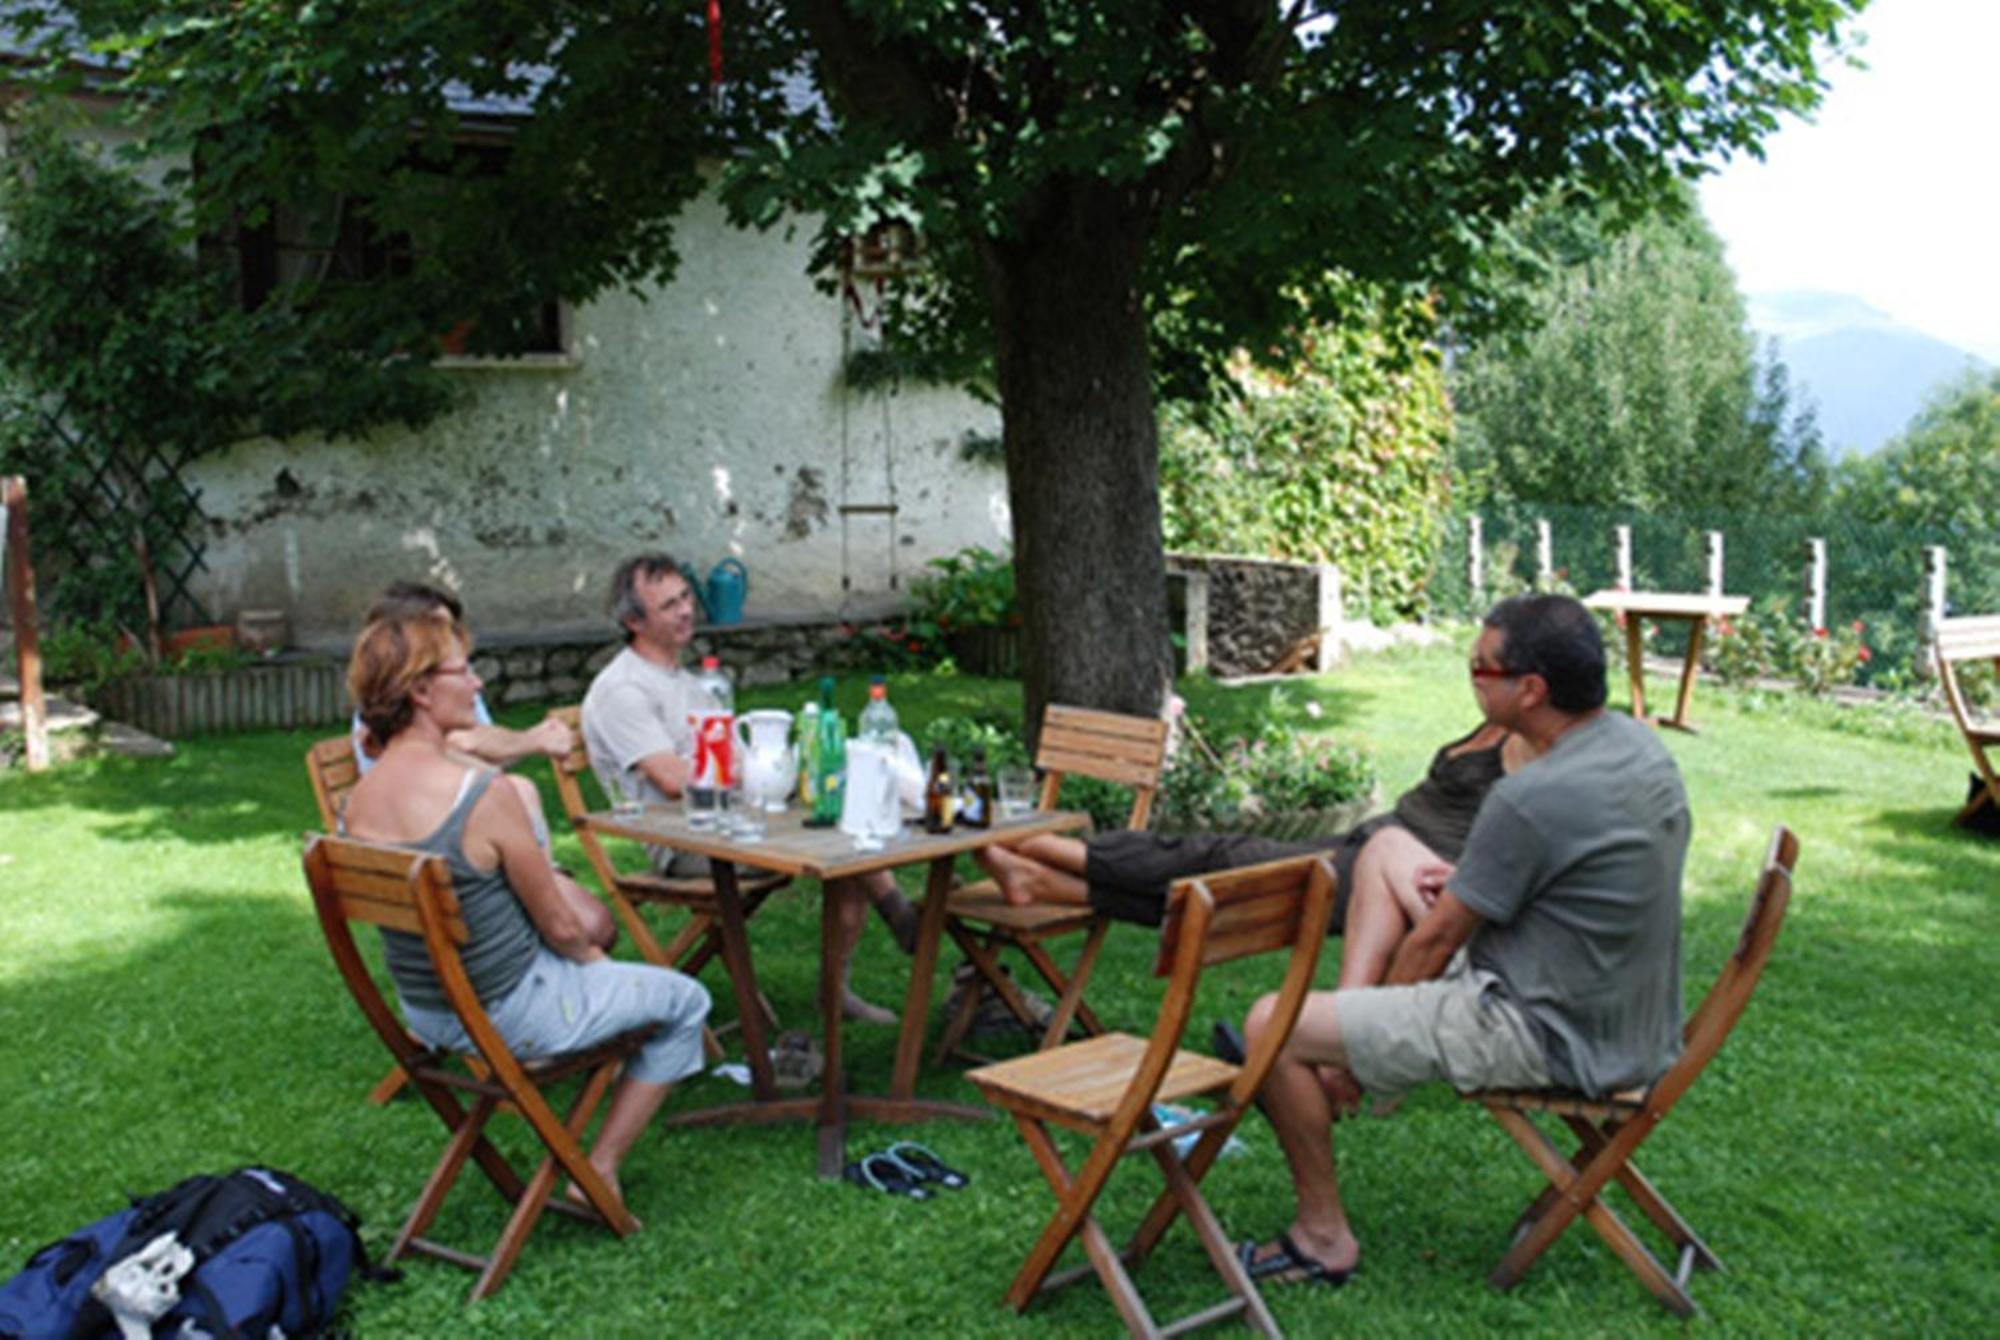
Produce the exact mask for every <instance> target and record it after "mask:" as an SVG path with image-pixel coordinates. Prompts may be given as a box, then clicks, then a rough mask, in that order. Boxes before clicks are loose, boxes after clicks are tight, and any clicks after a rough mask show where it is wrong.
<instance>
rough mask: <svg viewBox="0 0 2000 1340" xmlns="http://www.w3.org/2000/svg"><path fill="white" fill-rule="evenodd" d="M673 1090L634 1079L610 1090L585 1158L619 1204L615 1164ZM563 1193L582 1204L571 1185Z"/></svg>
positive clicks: (620, 1193)
mask: <svg viewBox="0 0 2000 1340" xmlns="http://www.w3.org/2000/svg"><path fill="white" fill-rule="evenodd" d="M673 1091H674V1086H673V1085H671V1084H651V1083H648V1082H647V1081H645V1080H637V1079H628V1080H621V1081H620V1082H619V1085H618V1087H617V1088H616V1089H614V1090H612V1093H611V1105H610V1106H609V1107H607V1108H605V1109H604V1124H603V1125H602V1126H601V1127H599V1128H598V1131H597V1143H596V1144H594V1145H592V1146H591V1148H590V1154H589V1158H590V1166H591V1167H593V1168H595V1169H597V1175H598V1176H599V1177H602V1178H603V1179H604V1182H605V1185H607V1186H609V1187H610V1188H611V1194H612V1195H614V1196H616V1197H618V1199H620V1200H621V1201H622V1200H624V1199H625V1191H624V1188H622V1187H621V1186H619V1184H618V1165H620V1164H621V1163H623V1162H624V1161H625V1156H626V1155H627V1154H629V1153H631V1152H632V1146H633V1145H634V1144H636V1143H637V1142H638V1139H639V1135H640V1133H641V1132H643V1131H644V1130H645V1129H646V1126H647V1124H648V1123H649V1122H651V1121H652V1119H653V1114H654V1113H655V1112H658V1111H659V1110H660V1104H661V1103H664V1102H665V1101H667V1095H668V1094H670V1093H672V1092H673ZM565 1194H567V1195H568V1196H569V1198H570V1199H571V1200H572V1201H575V1202H577V1203H578V1204H583V1203H585V1202H584V1198H583V1193H582V1192H581V1191H579V1190H578V1189H577V1187H576V1185H575V1184H574V1183H571V1185H570V1187H569V1190H568V1191H567V1192H566V1193H565Z"/></svg>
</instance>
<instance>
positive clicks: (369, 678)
mask: <svg viewBox="0 0 2000 1340" xmlns="http://www.w3.org/2000/svg"><path fill="white" fill-rule="evenodd" d="M471 650H472V647H471V642H470V640H469V639H468V638H466V637H464V636H463V635H462V634H461V633H460V632H459V630H457V629H456V628H454V627H453V626H452V625H451V624H450V623H448V622H446V621H444V620H440V619H434V618H429V617H403V618H386V619H380V620H377V621H375V622H373V623H371V624H369V625H368V626H367V627H366V628H364V629H363V630H362V632H361V636H360V638H359V639H357V640H356V642H355V646H354V657H353V660H352V661H351V662H350V663H349V665H348V670H347V684H348V691H349V692H350V693H351V694H352V695H353V697H354V702H355V707H356V710H357V711H358V712H359V713H360V715H361V719H362V722H363V724H364V725H365V726H366V728H367V730H368V732H369V734H370V735H371V736H372V737H373V741H374V743H375V744H377V745H378V746H379V747H380V756H379V757H378V758H377V760H376V762H375V766H374V767H373V768H371V769H370V770H369V772H368V775H367V776H366V777H363V778H362V779H361V782H360V783H359V784H358V785H357V786H356V787H355V788H354V793H353V794H352V795H351V796H350V797H349V798H348V802H347V808H346V812H345V814H344V816H343V819H342V826H343V828H344V829H345V830H346V831H347V832H348V833H350V834H352V835H353V836H355V837H358V838H362V839H365V840H367V841H371V842H389V843H395V844H397V845H400V846H406V847H414V848H416V849H418V850H421V851H427V852H433V853H435V854H437V855H439V856H441V857H443V858H444V861H445V865H446V867H447V869H449V870H450V872H451V879H452V888H453V890H454V892H456V893H457V895H458V901H459V907H460V910H461V912H462V913H463V915H464V917H465V922H466V927H467V929H468V931H469V932H470V938H469V940H468V943H467V944H466V946H465V950H464V959H465V967H466V973H467V976H469V977H470V978H471V980H472V986H473V990H474V991H475V992H476V993H477V994H478V996H479V1001H480V1004H481V1005H483V1006H485V1008H486V1011H487V1014H488V1015H489V1016H490V1017H491V1018H492V1020H493V1025H494V1027H495V1028H496V1029H498V1030H499V1033H500V1036H501V1037H503V1038H504V1039H506V1041H507V1045H508V1046H509V1047H511V1048H513V1049H514V1051H515V1053H516V1054H517V1055H519V1056H521V1057H522V1058H523V1059H529V1058H533V1057H538V1056H553V1055H557V1054H560V1053H563V1052H569V1051H575V1050H578V1049H580V1048H583V1047H588V1046H591V1045H592V1044H594V1043H597V1042H601V1041H603V1040H604V1039H606V1038H610V1037H614V1036H617V1035H618V1034H621V1033H626V1032H631V1031H634V1030H637V1029H643V1028H646V1027H648V1026H649V1025H650V1026H651V1027H652V1030H653V1033H652V1037H651V1040H650V1041H648V1042H647V1044H646V1046H645V1047H644V1048H643V1049H642V1050H641V1051H640V1052H639V1054H638V1055H637V1056H636V1057H635V1058H634V1059H633V1061H632V1063H631V1064H630V1065H629V1066H627V1067H626V1071H625V1074H624V1076H623V1078H622V1079H621V1080H620V1081H619V1085H618V1088H617V1090H616V1091H615V1092H614V1093H613V1094H612V1097H611V1103H610V1106H609V1107H608V1108H607V1109H606V1111H605V1115H604V1123H603V1126H602V1127H601V1128H600V1130H599V1132H598V1136H597V1143H596V1144H595V1145H594V1146H593V1147H592V1149H591V1151H590V1161H591V1163H592V1164H593V1165H595V1166H596V1168H597V1171H598V1172H599V1173H600V1174H601V1175H602V1176H603V1177H604V1179H605V1181H606V1182H608V1183H609V1184H610V1186H611V1188H612V1189H613V1190H614V1191H618V1190H619V1182H618V1167H619V1164H620V1163H621V1162H622V1161H623V1159H624V1157H625V1155H626V1154H627V1153H628V1152H629V1151H630V1150H631V1148H632V1145H633V1143H634V1142H635V1141H636V1140H637V1139H638V1137H639V1134H640V1132H641V1131H643V1130H644V1129H645V1128H646V1125H647V1123H648V1122H649V1121H651V1120H652V1117H653V1114H654V1113H655V1112H657V1111H658V1110H659V1107H660V1104H661V1103H662V1102H664V1101H665V1100H666V1097H667V1094H668V1092H669V1091H670V1090H671V1089H672V1087H673V1084H674V1082H675V1081H676V1080H679V1079H681V1078H683V1077H684V1076H687V1075H691V1074H694V1073H695V1072H697V1071H699V1070H700V1069H701V1066H702V1054H701V1029H702V1024H703V1022H704V1021H705V1020H706V1019H707V1017H708V1006H709V1000H708V992H707V990H706V989H705V988H704V987H703V986H702V985H701V983H699V982H697V981H695V980H694V979H693V978H691V977H687V976H685V975H683V974H681V973H678V972H674V971H672V970H671V969H668V968H656V967H653V966H651V965H648V964H642V963H621V962H618V961H616V960H613V959H611V958H609V957H608V956H607V955H606V954H605V952H604V947H603V946H602V944H600V943H598V942H597V939H596V938H595V936H594V927H595V926H596V925H597V924H599V919H598V918H597V917H595V916H593V915H592V912H593V909H592V908H586V907H580V906H578V905H577V902H576V899H577V898H579V897H582V898H588V895H587V894H580V893H572V892H568V891H566V890H565V889H564V888H563V887H562V886H561V885H560V884H559V883H558V881H557V879H556V874H555V869H554V867H553V866H551V865H550V864H549V856H548V852H547V851H546V850H545V849H544V848H543V847H542V846H541V844H540V843H539V842H538V841H537V840H536V836H535V833H534V830H533V828H532V826H531V824H530V822H529V818H528V813H527V810H526V808H525V807H524V806H523V805H522V803H521V800H520V798H519V796H517V795H516V794H515V793H514V790H513V788H511V787H508V786H495V785H493V782H494V779H495V778H496V777H497V776H498V775H499V774H497V773H495V772H493V771H492V770H490V769H487V768H484V767H482V766H479V765H477V764H476V763H474V762H471V761H468V760H467V759H465V758H464V757H463V756H461V755H457V754H454V753H452V752H451V751H449V750H448V749H447V748H446V747H445V737H446V736H447V735H448V734H449V733H450V732H452V731H454V730H460V729H463V728H465V726H466V725H467V724H468V723H470V722H472V721H473V720H474V719H475V718H474V708H473V703H474V701H475V700H476V699H477V697H478V694H479V690H480V681H479V676H478V675H477V674H475V673H474V672H473V670H472V667H471V665H470V663H469V662H468V660H467V658H468V656H469V655H470V653H471ZM382 943H383V957H384V961H385V962H386V964H387V966H388V969H389V975H390V977H391V978H392V979H393V980H394V982H395V984H396V991H397V994H398V995H399V996H400V997H401V999H402V1004H403V1014H404V1018H405V1020H406V1021H407V1022H408V1024H409V1026H410V1031H411V1032H412V1033H414V1034H416V1036H417V1037H418V1038H419V1039H421V1040H422V1041H423V1042H424V1043H425V1044H426V1045H428V1046H433V1047H444V1048H449V1049H453V1050H464V1051H469V1050H471V1040H470V1039H469V1038H468V1037H467V1036H466V1034H465V1031H464V1028H463V1027H462V1025H461V1024H460V1022H459V1020H458V1017H457V1015H456V1014H454V1013H453V1012H452V1011H451V1009H450V1008H449V1006H448V1005H447V1003H446V1000H445V996H444V993H443V991H442V989H441V988H440V986H439V983H438V980H437V976H436V973H435V971H434V970H433V969H432V967H431V962H430V957H429V955H428V954H427V953H426V952H425V951H424V947H423V942H422V940H421V939H420V938H419V937H416V936H411V935H406V934H402V933H400V932H396V931H384V932H383V933H382ZM621 1194H622V1192H621Z"/></svg>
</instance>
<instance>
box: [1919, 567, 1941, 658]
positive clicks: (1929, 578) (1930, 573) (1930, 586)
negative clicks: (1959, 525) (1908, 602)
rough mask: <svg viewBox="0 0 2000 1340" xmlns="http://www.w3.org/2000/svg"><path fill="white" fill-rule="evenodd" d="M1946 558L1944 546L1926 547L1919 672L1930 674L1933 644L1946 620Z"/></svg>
mask: <svg viewBox="0 0 2000 1340" xmlns="http://www.w3.org/2000/svg"><path fill="white" fill-rule="evenodd" d="M1945 569H1946V557H1945V551H1944V546H1943V545H1941V544H1927V545H1925V546H1924V626H1923V628H1922V630H1921V632H1922V633H1923V645H1922V646H1920V647H1919V648H1918V649H1917V671H1918V673H1920V674H1926V675H1927V674H1930V673H1931V672H1932V671H1933V669H1934V668H1935V667H1933V666H1932V665H1931V643H1932V642H1934V641H1936V640H1937V630H1938V621H1939V620H1941V619H1943V618H1944V578H1945Z"/></svg>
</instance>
